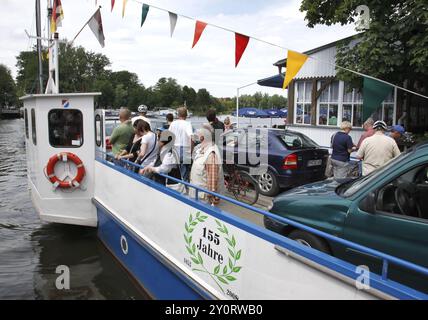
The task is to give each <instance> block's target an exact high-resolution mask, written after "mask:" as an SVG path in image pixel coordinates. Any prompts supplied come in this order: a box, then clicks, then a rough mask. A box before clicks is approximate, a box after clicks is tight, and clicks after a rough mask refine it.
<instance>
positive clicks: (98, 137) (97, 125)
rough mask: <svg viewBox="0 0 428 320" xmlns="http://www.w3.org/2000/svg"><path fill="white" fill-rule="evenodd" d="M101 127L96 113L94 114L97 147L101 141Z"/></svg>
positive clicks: (99, 117)
mask: <svg viewBox="0 0 428 320" xmlns="http://www.w3.org/2000/svg"><path fill="white" fill-rule="evenodd" d="M102 128H103V125H102V122H101V116H100V115H99V114H97V115H96V116H95V143H96V145H97V146H98V147H101V145H102V142H103V134H102Z"/></svg>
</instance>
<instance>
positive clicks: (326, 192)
mask: <svg viewBox="0 0 428 320" xmlns="http://www.w3.org/2000/svg"><path fill="white" fill-rule="evenodd" d="M270 211H271V213H273V214H276V215H279V216H281V217H284V218H287V219H290V220H294V221H297V222H299V223H302V224H305V225H307V226H310V227H313V228H315V229H318V230H321V231H324V232H326V233H329V234H332V235H335V236H337V237H340V238H343V239H346V240H349V241H351V242H354V243H358V244H361V245H363V246H366V247H369V248H372V249H375V250H378V251H381V252H384V253H386V254H389V255H392V256H395V257H397V258H401V259H403V260H407V261H409V262H413V263H415V264H418V265H420V266H423V267H428V143H423V144H420V145H418V146H415V147H414V148H413V149H410V150H409V151H408V152H406V153H403V154H402V155H401V156H399V157H398V158H396V159H394V160H393V161H391V162H389V163H388V164H387V165H386V166H384V167H383V168H380V169H378V170H377V171H375V172H373V173H372V174H370V175H368V176H366V177H361V178H359V179H356V180H348V181H343V182H342V183H339V182H337V181H334V180H331V179H330V180H326V181H323V182H319V183H314V184H309V185H306V186H302V187H299V188H296V189H293V190H291V191H288V192H285V193H283V194H282V195H280V196H278V197H277V198H275V200H274V202H273V207H272V209H271V210H270ZM264 224H265V226H266V228H267V229H270V230H272V231H274V232H277V233H280V234H282V235H284V236H287V237H289V238H291V239H293V240H296V241H298V242H300V243H302V244H304V245H307V246H310V247H312V248H314V249H317V250H319V251H322V252H325V253H328V254H330V255H333V256H335V257H338V258H340V259H343V260H346V261H348V262H350V263H353V264H355V265H365V266H368V267H369V268H370V271H372V272H374V273H377V274H381V271H382V261H381V260H380V259H379V258H377V257H374V256H371V255H368V254H366V253H363V252H360V251H358V250H355V249H352V248H348V247H346V246H343V245H340V244H337V243H335V242H332V241H328V240H327V239H322V238H320V237H318V236H316V235H314V234H311V233H309V232H306V231H303V230H299V229H296V228H293V227H292V226H290V225H287V224H284V223H281V222H279V221H277V220H275V219H271V218H269V217H265V219H264ZM389 278H390V279H393V280H396V281H398V282H401V283H404V284H406V285H409V286H411V287H413V288H415V289H417V290H419V291H422V292H424V293H428V279H427V277H425V276H422V275H420V274H417V273H416V272H415V273H413V272H411V271H408V270H404V269H401V268H400V267H398V266H394V265H391V266H390V271H389Z"/></svg>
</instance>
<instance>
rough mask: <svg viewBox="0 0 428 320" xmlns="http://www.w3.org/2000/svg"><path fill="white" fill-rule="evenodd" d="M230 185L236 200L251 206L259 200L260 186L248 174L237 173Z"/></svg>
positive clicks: (243, 172)
mask: <svg viewBox="0 0 428 320" xmlns="http://www.w3.org/2000/svg"><path fill="white" fill-rule="evenodd" d="M230 184H231V188H230V189H231V190H232V192H233V195H234V196H235V198H236V200H238V201H241V202H244V203H246V204H250V205H251V204H255V203H256V202H257V200H258V199H259V186H258V184H257V182H256V180H254V178H253V177H251V176H250V175H249V174H248V173H247V172H245V171H239V172H237V173H236V175H235V176H234V177H233V178H232V181H231V182H230Z"/></svg>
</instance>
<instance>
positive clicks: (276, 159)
mask: <svg viewBox="0 0 428 320" xmlns="http://www.w3.org/2000/svg"><path fill="white" fill-rule="evenodd" d="M266 133H267V134H266ZM224 138H225V140H224V143H223V148H224V149H225V150H226V152H225V153H224V155H225V160H226V156H227V154H231V153H233V154H234V162H235V164H239V166H240V167H242V168H243V169H244V170H249V169H250V168H251V167H253V168H257V167H258V166H260V163H255V164H253V163H251V162H252V161H251V160H250V159H254V158H255V157H257V156H259V154H260V153H261V154H263V155H264V156H266V152H267V153H268V154H267V159H268V163H267V168H266V169H267V170H264V172H262V173H261V174H259V175H256V179H257V181H258V183H259V187H260V193H261V194H263V195H266V196H276V195H277V194H278V193H279V192H280V190H281V189H283V188H291V187H296V186H300V185H303V184H307V183H310V182H314V181H320V180H324V179H325V168H326V165H327V159H328V150H326V149H323V148H321V147H320V146H318V145H317V144H316V143H315V142H314V141H312V140H311V139H310V138H308V137H307V136H305V135H304V134H302V133H299V132H295V131H291V130H279V129H251V130H249V129H236V130H233V131H229V132H226V133H225V134H224ZM261 146H267V148H260V147H261ZM243 159H244V160H245V161H240V160H243ZM242 162H243V163H242Z"/></svg>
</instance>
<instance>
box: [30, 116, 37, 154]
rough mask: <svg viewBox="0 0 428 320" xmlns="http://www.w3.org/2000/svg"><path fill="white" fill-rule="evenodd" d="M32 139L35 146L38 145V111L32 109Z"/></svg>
mask: <svg viewBox="0 0 428 320" xmlns="http://www.w3.org/2000/svg"><path fill="white" fill-rule="evenodd" d="M31 137H32V138H33V144H34V145H35V146H36V145H37V133H36V111H35V110H34V109H31Z"/></svg>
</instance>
